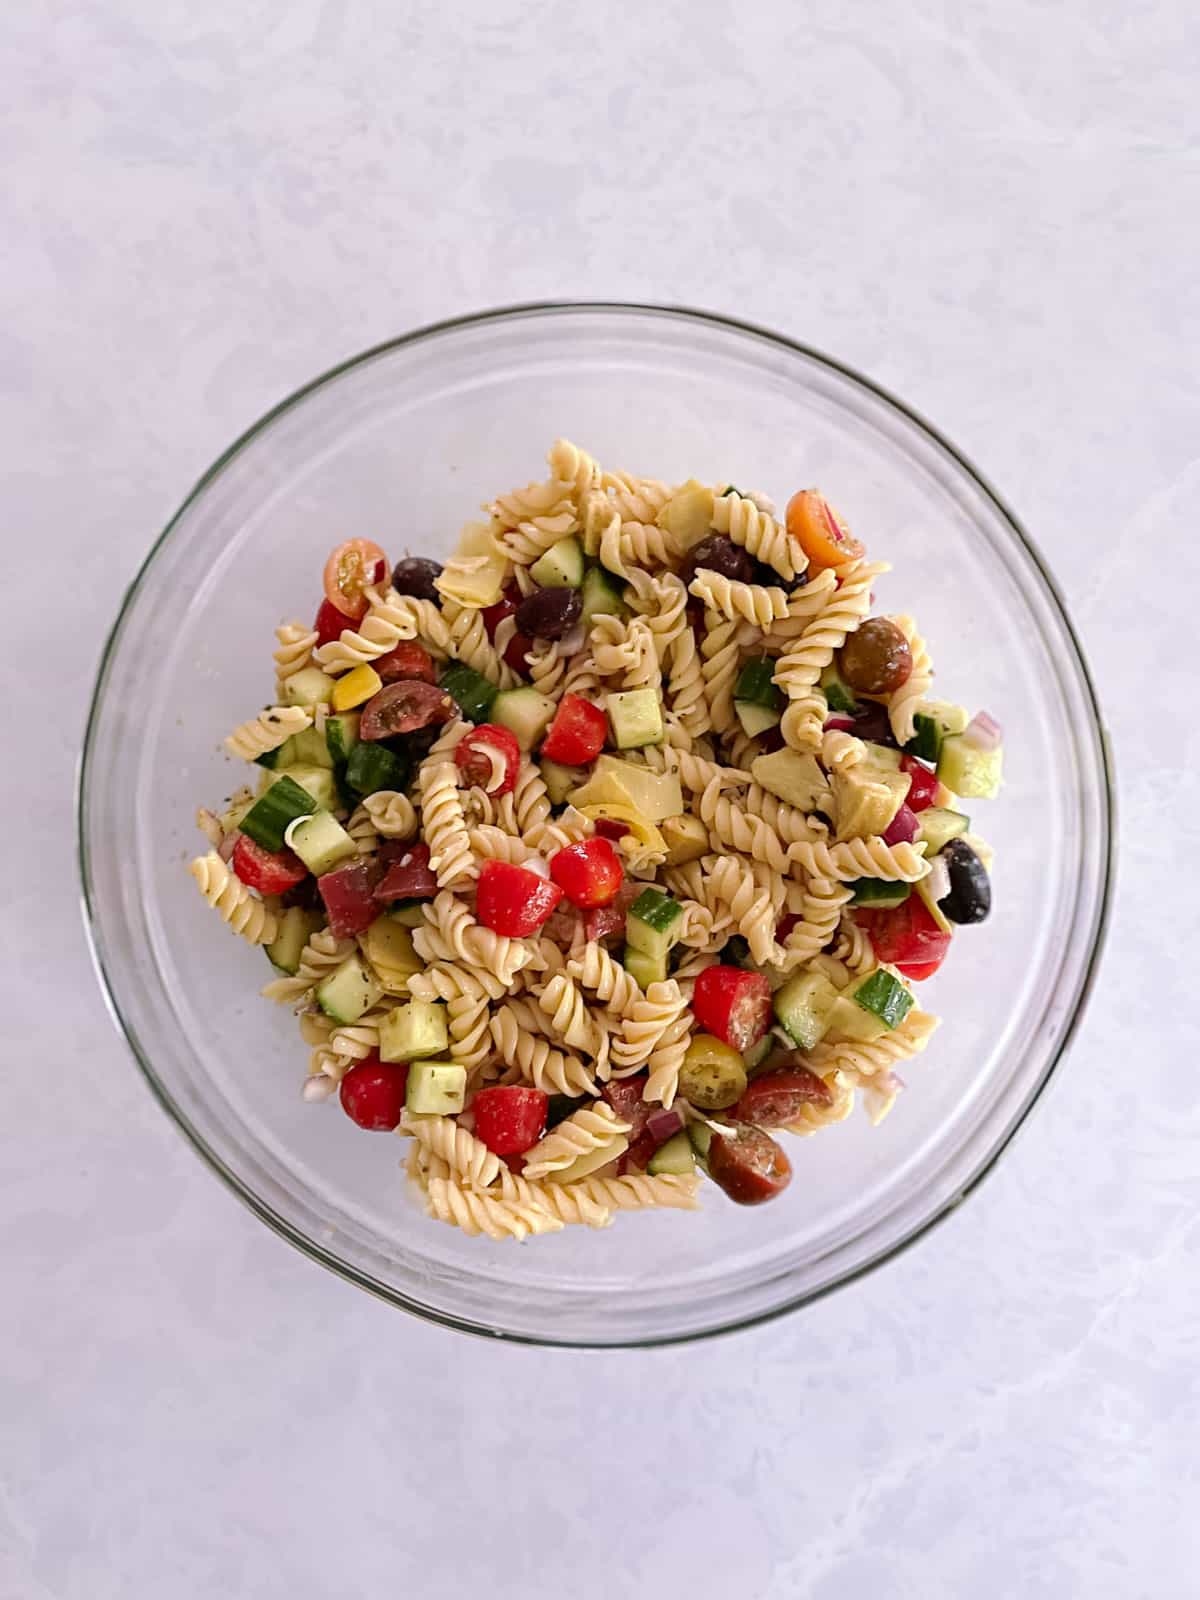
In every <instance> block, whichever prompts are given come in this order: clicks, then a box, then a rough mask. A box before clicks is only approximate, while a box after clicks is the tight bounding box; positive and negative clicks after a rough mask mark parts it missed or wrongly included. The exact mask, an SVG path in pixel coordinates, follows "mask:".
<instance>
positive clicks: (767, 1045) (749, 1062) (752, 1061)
mask: <svg viewBox="0 0 1200 1600" xmlns="http://www.w3.org/2000/svg"><path fill="white" fill-rule="evenodd" d="M778 1043H779V1041H778V1039H776V1038H775V1036H774V1035H773V1034H770V1033H764V1034H763V1036H762V1038H761V1039H760V1040H759V1041H758V1043H757V1044H752V1045H751V1046H750V1048H749V1050H743V1051H742V1060H743V1061H744V1062H745V1063H746V1076H747V1077H748V1078H752V1077H753V1076H754V1074H755V1073H756V1072H757V1071H758V1070H759V1069H760V1068H761V1067H764V1066H766V1063H767V1057H768V1056H769V1055H770V1054H771V1052H772V1050H774V1048H775V1046H776V1045H777V1044H778Z"/></svg>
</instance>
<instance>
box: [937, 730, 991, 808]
mask: <svg viewBox="0 0 1200 1600" xmlns="http://www.w3.org/2000/svg"><path fill="white" fill-rule="evenodd" d="M1003 768H1004V746H1003V745H997V746H996V748H995V749H994V750H984V749H982V748H981V747H980V746H979V745H977V744H975V743H974V742H973V741H972V740H971V739H969V738H968V737H967V735H966V734H963V733H952V734H948V735H947V737H946V738H945V739H944V740H943V741H942V753H941V755H940V756H939V757H938V764H937V775H938V777H939V778H940V779H941V781H942V782H943V783H944V784H945V785H946V787H947V789H953V791H954V793H955V794H961V795H965V796H966V797H967V798H968V799H970V800H994V799H995V797H996V795H998V794H999V792H1000V780H1001V775H1002V773H1003Z"/></svg>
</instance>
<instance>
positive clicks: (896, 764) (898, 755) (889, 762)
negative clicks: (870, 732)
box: [863, 739, 904, 772]
mask: <svg viewBox="0 0 1200 1600" xmlns="http://www.w3.org/2000/svg"><path fill="white" fill-rule="evenodd" d="M863 742H864V745H865V748H866V752H867V757H866V761H865V762H864V763H863V765H864V766H872V767H874V768H875V770H876V771H877V772H880V771H882V772H899V771H900V762H901V761H902V760H903V757H904V752H903V751H902V750H896V749H895V748H894V747H893V746H892V745H890V744H875V743H874V742H873V741H872V740H870V739H867V740H864V741H863Z"/></svg>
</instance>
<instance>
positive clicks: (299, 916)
mask: <svg viewBox="0 0 1200 1600" xmlns="http://www.w3.org/2000/svg"><path fill="white" fill-rule="evenodd" d="M324 920H325V919H324V917H322V916H321V914H320V912H318V911H305V910H304V909H303V908H302V907H301V906H289V907H288V908H287V910H286V911H285V912H284V913H283V915H282V916H281V917H280V919H279V932H278V933H277V934H276V935H275V939H274V942H273V943H272V944H269V945H268V946H267V958H268V960H269V961H270V963H271V965H272V966H273V967H275V968H277V969H278V971H280V972H286V973H287V975H288V977H289V978H291V977H295V975H296V973H297V972H298V971H299V969H300V957H301V955H302V954H303V951H304V946H305V945H306V944H307V943H308V941H309V939H310V938H311V937H312V935H313V934H314V933H315V932H316V931H317V929H318V928H319V927H320V926H321V925H322V923H323V922H324Z"/></svg>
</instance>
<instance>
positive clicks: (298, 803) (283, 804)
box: [240, 777, 317, 851]
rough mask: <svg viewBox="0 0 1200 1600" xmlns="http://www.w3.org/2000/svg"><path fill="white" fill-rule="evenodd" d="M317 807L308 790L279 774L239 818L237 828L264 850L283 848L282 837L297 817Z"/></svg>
mask: <svg viewBox="0 0 1200 1600" xmlns="http://www.w3.org/2000/svg"><path fill="white" fill-rule="evenodd" d="M316 809H317V806H316V803H315V801H314V800H313V797H312V795H311V794H309V792H308V790H307V789H304V788H301V786H300V785H299V784H298V783H296V781H295V780H294V779H293V778H291V777H281V778H278V779H276V781H275V782H274V783H273V784H272V785H271V787H270V788H269V789H268V790H267V791H266V793H265V794H260V795H259V797H258V799H257V800H256V801H255V802H254V804H253V805H252V806H251V807H250V809H249V811H247V812H246V815H245V816H244V817H243V818H242V820H241V823H240V827H241V830H242V832H243V833H244V834H246V835H247V837H248V838H251V839H253V840H254V842H255V844H257V845H261V846H262V848H263V849H264V850H272V851H274V850H282V849H283V836H284V833H285V832H286V831H287V829H288V827H289V825H290V824H291V823H293V822H295V821H296V820H297V818H299V817H311V816H312V814H313V812H314V811H315V810H316Z"/></svg>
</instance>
